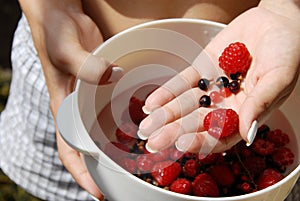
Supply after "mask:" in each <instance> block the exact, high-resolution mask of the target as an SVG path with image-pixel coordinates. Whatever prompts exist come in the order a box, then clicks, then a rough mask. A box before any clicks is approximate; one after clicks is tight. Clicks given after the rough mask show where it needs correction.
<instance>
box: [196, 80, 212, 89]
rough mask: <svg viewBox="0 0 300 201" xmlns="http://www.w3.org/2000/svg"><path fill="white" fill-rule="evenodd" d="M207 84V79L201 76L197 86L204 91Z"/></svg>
mask: <svg viewBox="0 0 300 201" xmlns="http://www.w3.org/2000/svg"><path fill="white" fill-rule="evenodd" d="M208 86H209V80H208V79H205V78H202V79H200V80H199V82H198V87H199V88H200V89H202V90H203V91H206V90H207V89H208Z"/></svg>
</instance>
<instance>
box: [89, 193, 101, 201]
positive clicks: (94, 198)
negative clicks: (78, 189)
mask: <svg viewBox="0 0 300 201" xmlns="http://www.w3.org/2000/svg"><path fill="white" fill-rule="evenodd" d="M90 196H91V197H92V198H93V200H95V201H100V200H99V199H98V198H96V197H95V196H93V195H92V194H90Z"/></svg>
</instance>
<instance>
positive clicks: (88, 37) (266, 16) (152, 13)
mask: <svg viewBox="0 0 300 201" xmlns="http://www.w3.org/2000/svg"><path fill="white" fill-rule="evenodd" d="M19 2H20V4H21V7H22V10H23V12H24V13H25V15H26V17H27V19H28V21H29V24H30V28H31V31H32V35H33V40H34V43H35V47H36V49H37V51H38V54H39V57H40V60H41V63H42V67H43V71H44V74H45V78H46V84H47V86H48V91H49V95H50V108H51V111H52V113H53V117H54V119H55V116H56V113H57V110H58V107H59V105H60V104H61V102H62V101H63V100H64V98H65V97H66V96H67V95H68V94H69V93H70V92H71V91H72V89H73V84H74V80H75V79H76V78H80V79H83V80H86V81H89V82H92V83H95V82H97V83H98V82H99V80H100V78H101V80H100V83H105V81H106V80H107V79H108V77H109V75H110V72H111V71H110V69H111V68H110V67H111V65H109V63H108V62H107V61H105V60H104V59H103V58H98V57H94V56H92V55H91V54H90V52H91V51H92V50H93V49H94V48H96V47H97V46H98V45H100V44H101V43H102V41H103V40H106V39H107V38H109V37H111V36H112V35H114V34H116V33H118V32H120V31H122V30H124V29H126V28H128V27H131V26H133V25H136V24H139V23H142V22H146V21H151V20H154V19H161V18H169V17H190V18H202V19H209V20H213V21H219V22H223V23H229V22H231V20H232V19H234V18H235V17H236V16H238V15H239V14H241V13H243V12H244V11H246V10H247V9H249V8H250V7H253V6H256V5H257V3H258V1H246V0H245V1H239V0H229V1H226V2H225V1H223V0H214V1H205V0H202V1H188V2H187V3H185V4H184V5H182V1H180V0H178V1H170V0H162V1H160V3H159V4H157V1H154V0H147V1H135V0H134V1H130V2H129V1H125V0H119V1H113V0H106V1H102V0H84V1H79V0H64V1H60V0H52V1H48V0H31V1H26V0H19ZM170 5H172V9H170V7H171V6H170ZM260 6H261V7H260V8H259V9H253V10H250V11H248V12H246V13H244V14H243V15H241V16H240V17H238V18H236V20H234V21H233V22H231V23H230V25H229V26H228V27H227V28H226V29H225V30H224V31H222V32H221V33H220V34H219V35H218V36H217V37H216V38H215V39H214V40H213V41H212V42H211V43H210V44H209V45H208V46H207V47H206V49H205V51H206V52H207V55H210V56H211V58H213V60H215V58H217V55H219V53H220V52H221V50H222V49H223V47H224V46H226V45H227V44H228V43H229V42H230V41H236V40H238V41H243V42H245V43H246V44H247V46H248V48H249V49H250V51H251V54H252V55H253V58H255V59H254V61H253V63H252V66H251V69H250V70H249V74H250V72H251V74H252V73H253V75H252V76H248V77H247V78H246V80H245V82H246V83H247V85H246V89H247V90H245V91H243V93H241V94H243V96H241V97H236V98H235V99H233V100H231V101H228V102H229V103H228V104H229V106H234V105H235V109H236V110H237V111H238V112H239V115H240V130H241V136H242V137H243V138H245V133H247V130H248V129H249V124H250V123H251V122H252V120H253V119H260V118H258V117H259V116H261V115H262V116H264V113H265V112H264V111H266V109H267V111H270V110H272V109H273V108H275V107H277V106H278V105H279V104H280V103H281V102H283V101H284V100H285V98H286V97H287V95H288V94H289V93H290V92H291V90H292V88H293V86H294V83H295V81H296V79H297V76H298V71H299V68H298V64H299V54H296V53H298V52H299V50H300V47H299V38H298V37H299V25H298V23H297V22H298V21H299V8H298V7H297V5H295V3H294V1H292V0H276V1H275V0H273V1H272V0H263V1H261V5H260ZM144 8H147V9H146V10H144ZM270 25H272V26H270ZM241 27H242V28H241ZM252 30H256V31H255V33H253V31H252ZM278 47H279V48H278ZM270 49H271V50H272V51H273V50H274V52H272V54H269V53H270ZM283 53H284V54H283ZM74 55H76V56H74ZM282 55H285V56H284V57H280V56H282ZM200 60H201V57H199V59H198V60H196V61H195V63H194V65H193V66H194V67H191V68H189V69H187V70H186V71H183V72H182V73H181V74H180V76H186V77H188V78H189V79H190V80H189V83H190V85H189V87H184V86H183V87H179V88H178V89H173V90H174V92H173V91H172V93H171V94H175V95H176V96H177V95H178V96H179V95H180V94H182V92H183V91H187V92H188V91H191V90H192V89H191V86H194V84H195V81H196V80H199V77H201V74H199V73H198V74H193V76H187V75H188V74H189V73H191V71H197V66H198V64H197V62H200ZM270 61H272V62H270ZM193 68H195V69H193ZM82 69H84V71H83V70H82ZM190 70H191V71H190ZM283 73H284V75H285V76H280V84H279V83H276V81H275V80H273V82H272V84H270V80H272V79H270V78H269V77H272V78H273V77H275V78H276V77H279V76H278V75H282V74H283ZM174 79H176V78H174ZM170 82H172V81H170ZM261 86H263V87H261ZM275 86H276V87H275ZM161 90H163V89H160V90H157V91H156V92H154V93H153V94H152V95H151V96H150V97H149V98H148V99H147V102H146V107H147V108H148V109H149V110H150V111H153V110H154V108H157V106H162V108H164V107H165V106H167V104H169V103H171V102H172V100H173V99H174V96H169V97H164V96H163V97H162V98H157V96H159V94H160V93H162V91H161ZM176 90H177V91H176ZM264 90H267V91H269V90H271V93H268V95H267V96H264V95H266V93H264ZM179 97H180V96H179ZM253 97H260V98H259V99H257V98H253ZM277 100H280V101H279V102H278V101H277ZM234 101H237V103H238V104H236V103H234ZM233 103H234V104H233ZM230 104H231V105H230ZM243 105H247V107H243ZM250 108H252V109H253V108H256V110H253V111H252V110H250ZM194 109H195V108H194ZM249 110H250V111H249ZM174 111H175V110H174V108H173V109H171V113H173V112H174ZM191 112H192V111H188V110H187V111H186V112H185V113H186V116H187V117H188V116H189V115H188V114H189V113H191ZM206 112H208V111H206V110H204V111H202V113H203V114H205V113H206ZM153 114H154V113H153ZM191 114H192V113H191ZM246 114H247V115H246ZM248 115H249V116H248ZM150 116H151V115H150ZM149 118H151V117H149ZM180 118H182V117H181V116H180V115H178V116H173V117H172V118H169V119H168V120H167V121H166V122H167V123H169V124H168V125H172V122H176V121H177V120H178V119H180ZM183 118H185V117H183ZM173 125H176V124H173ZM196 125H197V124H196ZM152 126H154V127H156V129H157V128H159V127H161V126H164V125H159V126H158V127H157V125H156V126H155V125H152ZM198 127H201V123H198ZM143 129H144V130H145V128H141V130H143ZM184 133H185V132H183V133H181V134H180V136H184V135H183V134H184ZM189 133H193V132H192V130H191V131H190V132H189ZM143 134H144V135H146V136H149V135H150V134H151V132H149V133H147V132H144V133H143ZM161 134H162V133H160V136H161ZM185 134H186V133H185ZM155 136H156V135H155ZM165 136H168V135H165ZM196 136H198V135H196ZM56 137H57V146H58V152H59V157H60V159H61V161H62V163H63V164H64V165H65V167H66V169H67V170H68V171H69V172H70V173H71V174H72V175H73V177H74V179H75V180H76V181H77V182H78V184H79V185H80V186H82V187H83V188H84V189H86V190H87V191H88V192H89V193H91V194H92V195H94V196H95V197H97V198H99V199H102V198H103V197H102V194H101V191H100V190H99V189H98V188H97V186H96V185H95V183H94V182H93V180H92V178H91V177H90V175H89V173H88V171H87V169H86V167H85V166H84V164H83V162H82V159H81V157H80V154H79V153H78V152H77V151H75V150H73V149H72V148H70V147H69V146H68V145H67V144H66V143H65V142H64V141H63V140H62V138H61V136H60V135H59V133H58V132H57V135H56ZM170 137H171V138H170V139H172V142H175V141H176V140H177V138H178V137H179V135H178V136H170ZM240 138H241V137H240V136H238V135H236V136H235V139H233V140H232V142H233V143H236V142H237V141H238V140H240ZM155 139H156V140H157V138H155V137H154V138H150V139H149V144H148V146H149V147H151V148H152V149H155V150H159V149H161V148H163V147H165V146H166V143H165V140H163V139H166V138H164V137H162V140H161V142H162V143H160V144H158V145H157V146H155V145H154V142H155ZM168 139H169V138H168ZM168 139H166V140H168ZM193 142H194V144H195V146H194V148H193V149H194V150H195V151H196V150H198V149H199V148H200V147H201V146H199V144H200V145H202V144H203V143H202V142H203V139H202V140H201V138H196V140H193ZM226 144H228V143H220V145H219V146H218V147H220V150H221V149H222V147H224V146H225V147H226V146H228V145H226Z"/></svg>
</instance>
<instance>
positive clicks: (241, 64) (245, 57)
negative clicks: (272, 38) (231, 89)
mask: <svg viewBox="0 0 300 201" xmlns="http://www.w3.org/2000/svg"><path fill="white" fill-rule="evenodd" d="M251 61H252V57H251V55H250V53H249V51H248V49H247V47H246V46H245V44H243V43H240V42H235V43H231V44H230V45H229V46H228V47H226V48H225V49H224V51H223V52H222V54H221V56H220V57H219V66H220V68H222V69H223V70H224V72H225V73H226V74H228V75H229V74H236V73H241V74H242V75H245V74H246V73H247V71H248V69H249V67H250V64H251Z"/></svg>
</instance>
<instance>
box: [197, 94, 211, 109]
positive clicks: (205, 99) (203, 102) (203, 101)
mask: <svg viewBox="0 0 300 201" xmlns="http://www.w3.org/2000/svg"><path fill="white" fill-rule="evenodd" d="M199 104H200V106H202V107H209V106H210V104H211V99H210V97H209V96H208V95H203V96H201V98H200V100H199Z"/></svg>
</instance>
